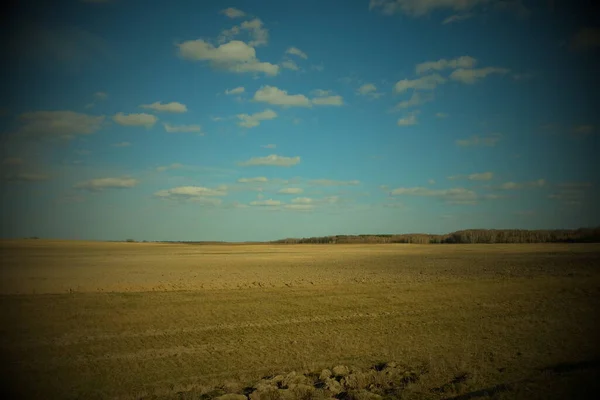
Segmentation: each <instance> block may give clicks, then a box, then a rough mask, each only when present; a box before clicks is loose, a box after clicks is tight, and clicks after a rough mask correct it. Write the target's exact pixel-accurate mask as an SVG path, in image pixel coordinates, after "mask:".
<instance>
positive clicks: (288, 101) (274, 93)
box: [254, 85, 311, 107]
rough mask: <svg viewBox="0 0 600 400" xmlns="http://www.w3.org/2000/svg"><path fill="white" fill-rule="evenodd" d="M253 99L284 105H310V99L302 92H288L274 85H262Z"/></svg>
mask: <svg viewBox="0 0 600 400" xmlns="http://www.w3.org/2000/svg"><path fill="white" fill-rule="evenodd" d="M254 101H259V102H263V103H269V104H273V105H278V106H284V107H310V106H311V102H310V100H309V99H308V98H307V97H306V96H304V95H303V94H293V95H292V94H288V92H287V91H286V90H281V89H279V88H277V87H275V86H268V85H267V86H263V87H261V88H260V89H259V90H257V91H256V93H254Z"/></svg>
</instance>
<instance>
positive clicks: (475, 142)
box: [456, 133, 502, 147]
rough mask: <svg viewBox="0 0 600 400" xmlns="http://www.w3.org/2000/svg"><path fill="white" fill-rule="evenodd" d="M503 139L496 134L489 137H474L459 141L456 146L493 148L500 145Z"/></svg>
mask: <svg viewBox="0 0 600 400" xmlns="http://www.w3.org/2000/svg"><path fill="white" fill-rule="evenodd" d="M501 139H502V135H500V134H498V133H496V134H492V135H487V136H478V135H474V136H471V137H470V138H468V139H459V140H456V145H457V146H460V147H476V146H486V147H493V146H495V145H497V144H498V142H499V141H500V140H501Z"/></svg>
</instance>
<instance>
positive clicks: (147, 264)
mask: <svg viewBox="0 0 600 400" xmlns="http://www.w3.org/2000/svg"><path fill="white" fill-rule="evenodd" d="M0 257H1V259H2V261H1V262H2V266H1V271H2V275H1V281H0V299H1V304H0V310H1V325H0V350H1V352H2V354H1V359H2V371H0V373H1V374H2V376H3V381H4V382H6V383H5V384H4V385H5V387H4V388H3V390H4V391H9V392H11V393H12V395H13V396H15V395H16V396H23V397H25V398H86V399H92V398H123V399H130V398H132V399H133V398H136V399H137V398H152V397H153V396H154V397H157V398H197V399H200V398H204V399H208V398H211V397H214V396H217V395H222V394H224V393H226V392H231V393H235V392H237V393H245V394H246V395H248V396H249V397H250V398H254V399H255V398H260V397H261V392H260V390H256V386H257V382H259V381H260V379H261V378H265V377H273V376H277V375H283V376H284V377H288V378H289V376H288V374H289V373H290V372H291V371H295V372H297V373H298V374H302V373H304V374H306V373H308V372H316V375H315V376H313V378H314V379H313V381H314V382H316V380H318V378H316V376H318V375H319V374H320V372H321V370H323V369H326V368H329V369H331V368H332V367H334V366H337V365H343V366H348V367H349V369H350V371H359V370H361V371H368V370H369V368H370V367H372V366H373V365H375V364H377V363H382V362H391V361H394V362H396V363H398V365H404V367H403V368H404V369H405V370H406V371H411V372H412V373H413V374H414V375H415V376H416V378H415V379H412V380H411V382H410V383H406V384H405V385H403V387H402V390H396V391H395V392H393V393H392V392H387V394H381V393H380V394H381V395H382V396H384V397H385V396H386V395H387V396H388V397H395V398H406V399H422V398H427V399H445V398H455V399H471V398H480V397H481V396H483V397H485V398H499V399H500V398H503V399H510V398H524V399H536V398H539V399H545V398H557V399H558V398H586V397H587V396H588V395H589V394H592V396H590V397H589V398H593V397H595V395H597V394H598V391H599V389H600V387H599V386H600V385H599V384H598V382H599V380H598V378H599V377H600V375H599V371H600V346H599V345H598V338H600V321H599V317H600V269H599V267H600V246H599V245H596V244H544V245H521V244H513V245H462V244H461V245H406V244H398V245H394V244H388V245H189V244H154V243H101V242H69V241H45V240H30V241H8V240H6V241H2V242H0ZM382 368H383V367H382ZM390 368H391V366H388V368H387V369H384V370H383V371H381V373H382V374H383V373H384V372H385V371H388V370H391V369H390ZM397 368H400V367H399V366H398V367H397ZM372 371H373V370H372ZM356 373H358V372H356ZM365 373H366V372H365ZM373 373H375V372H373ZM387 374H388V375H389V376H391V372H387ZM388 375H386V376H388ZM311 376H312V375H311ZM357 376H358V375H357ZM340 378H341V377H338V380H341V379H340ZM331 379H334V378H333V377H332V378H331ZM390 379H391V378H390ZM267 381H268V379H266V378H265V379H263V381H262V383H263V385H264V384H268V383H269V382H267ZM314 382H313V383H314ZM343 382H344V381H342V383H343ZM305 383H306V382H305ZM320 383H323V382H320ZM315 385H316V384H315ZM251 386H255V388H254V389H248V388H250V387H251ZM280 386H281V385H280ZM321 386H322V385H319V386H317V389H315V390H312V389H311V390H312V391H310V396H308V397H306V398H310V397H311V396H312V397H313V398H318V397H319V396H321V397H324V396H325V397H326V396H330V397H331V396H333V395H334V394H335V393H334V392H335V391H332V390H328V387H327V386H326V387H324V388H323V387H321ZM307 390H308V389H307ZM373 391H375V392H377V388H375V389H373ZM251 392H252V393H251ZM274 393H275V392H270V394H269V396H275V394H274ZM277 393H278V394H277V396H283V397H285V396H288V395H291V392H290V393H287V392H286V391H285V390H279V392H277ZM357 393H358V392H357ZM262 394H263V395H265V396H266V394H265V393H262ZM296 394H297V393H296ZM351 395H352V393H350V392H342V393H340V394H338V398H344V397H343V396H347V397H346V398H351V397H348V396H351ZM265 396H263V397H262V398H266V397H265ZM356 396H358V395H356ZM360 396H362V397H360ZM360 396H358V397H360V398H369V397H368V394H367V393H366V392H361V394H360ZM478 396H479V397H478ZM270 398H275V397H270Z"/></svg>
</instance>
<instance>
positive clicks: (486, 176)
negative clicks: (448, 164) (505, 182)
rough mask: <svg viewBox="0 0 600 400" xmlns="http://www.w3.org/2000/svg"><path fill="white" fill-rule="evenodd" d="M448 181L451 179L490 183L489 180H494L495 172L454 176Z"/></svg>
mask: <svg viewBox="0 0 600 400" xmlns="http://www.w3.org/2000/svg"><path fill="white" fill-rule="evenodd" d="M448 179H450V180H457V179H468V180H470V181H489V180H492V179H494V173H493V172H481V173H474V174H470V175H452V176H449V177H448Z"/></svg>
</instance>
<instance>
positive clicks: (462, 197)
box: [390, 187, 479, 204]
mask: <svg viewBox="0 0 600 400" xmlns="http://www.w3.org/2000/svg"><path fill="white" fill-rule="evenodd" d="M390 195H391V196H422V197H437V198H440V199H442V200H444V201H446V202H447V203H451V204H475V203H476V202H477V200H478V199H479V196H478V195H477V193H475V192H474V191H472V190H469V189H465V188H453V189H437V190H435V189H428V188H425V187H409V188H405V187H401V188H397V189H393V190H392V191H391V192H390Z"/></svg>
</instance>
